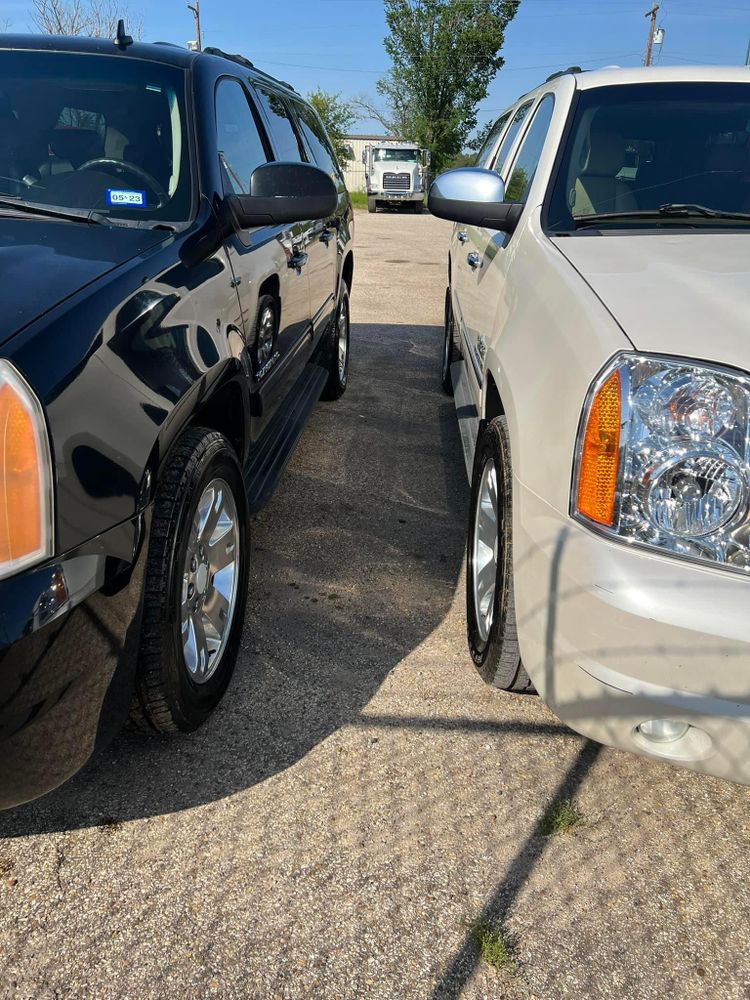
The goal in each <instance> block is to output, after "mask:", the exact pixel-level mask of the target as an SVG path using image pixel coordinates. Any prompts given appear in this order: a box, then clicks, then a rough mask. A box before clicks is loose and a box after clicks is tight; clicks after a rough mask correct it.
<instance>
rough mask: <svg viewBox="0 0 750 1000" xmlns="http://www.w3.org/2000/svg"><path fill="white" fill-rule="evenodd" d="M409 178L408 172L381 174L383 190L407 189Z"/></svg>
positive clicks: (409, 185)
mask: <svg viewBox="0 0 750 1000" xmlns="http://www.w3.org/2000/svg"><path fill="white" fill-rule="evenodd" d="M410 187H411V178H410V177H409V175H408V174H383V190H384V191H408V190H409V188H410Z"/></svg>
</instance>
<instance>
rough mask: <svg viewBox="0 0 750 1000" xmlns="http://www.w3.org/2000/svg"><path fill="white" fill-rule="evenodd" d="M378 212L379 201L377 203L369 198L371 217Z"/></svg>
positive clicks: (368, 204)
mask: <svg viewBox="0 0 750 1000" xmlns="http://www.w3.org/2000/svg"><path fill="white" fill-rule="evenodd" d="M377 210H378V203H377V201H375V199H374V198H368V199H367V211H368V212H369V213H370V215H374V214H375V212H377Z"/></svg>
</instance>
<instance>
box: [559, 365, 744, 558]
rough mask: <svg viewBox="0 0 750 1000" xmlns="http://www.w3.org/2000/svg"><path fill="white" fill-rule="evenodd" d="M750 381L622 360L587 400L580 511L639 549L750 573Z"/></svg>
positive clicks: (724, 372)
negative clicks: (645, 548)
mask: <svg viewBox="0 0 750 1000" xmlns="http://www.w3.org/2000/svg"><path fill="white" fill-rule="evenodd" d="M749 463H750V377H748V376H746V375H743V374H740V373H737V372H734V371H731V370H729V369H724V368H721V367H719V366H716V365H708V364H699V363H696V362H693V361H688V360H680V359H674V358H662V357H656V356H653V355H639V354H620V355H618V356H617V357H616V358H614V360H613V361H612V362H611V363H610V364H609V365H607V367H606V369H605V370H604V371H603V372H602V373H601V375H600V376H599V378H597V380H596V382H595V383H594V385H593V387H592V389H591V391H590V393H589V396H588V399H587V401H586V404H585V407H584V412H583V417H582V420H581V426H580V430H579V435H578V444H577V449H576V461H575V468H574V477H573V490H572V499H571V512H572V514H573V516H574V517H576V518H577V519H578V520H580V521H583V522H584V523H586V524H588V525H589V526H591V527H595V528H596V529H597V530H599V531H602V532H604V533H606V534H607V535H609V536H611V537H613V538H618V539H622V540H624V541H627V542H629V543H631V544H635V545H639V546H645V547H647V548H650V549H658V550H659V551H662V552H668V553H671V554H672V555H675V556H681V557H684V558H689V559H699V560H702V561H708V562H712V563H718V564H720V565H723V566H726V567H727V568H729V569H734V570H738V571H741V572H744V573H750V464H749Z"/></svg>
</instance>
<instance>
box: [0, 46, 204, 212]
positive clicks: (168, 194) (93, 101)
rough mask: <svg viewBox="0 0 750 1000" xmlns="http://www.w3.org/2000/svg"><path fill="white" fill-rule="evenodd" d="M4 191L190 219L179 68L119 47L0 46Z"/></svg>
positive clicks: (38, 200) (47, 201) (0, 180)
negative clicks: (103, 52)
mask: <svg viewBox="0 0 750 1000" xmlns="http://www.w3.org/2000/svg"><path fill="white" fill-rule="evenodd" d="M7 198H18V199H19V200H22V201H25V202H31V203H34V204H37V205H46V206H55V207H57V208H68V209H78V210H81V209H83V210H91V211H95V212H99V213H102V214H104V215H108V216H110V217H112V218H121V219H134V220H139V221H143V222H158V221H172V222H179V221H185V220H187V219H189V217H190V210H191V204H192V193H191V183H190V168H189V160H188V150H187V140H186V128H185V81H184V74H183V71H182V70H180V69H177V68H175V67H172V66H164V65H161V64H160V63H153V62H146V61H140V60H136V59H130V58H126V57H123V56H120V55H113V56H98V55H97V56H93V55H81V54H70V53H57V52H7V51H6V52H2V53H0V199H7ZM3 210H4V211H6V210H7V208H6V207H4V208H3Z"/></svg>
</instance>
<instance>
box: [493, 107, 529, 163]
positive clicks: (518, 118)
mask: <svg viewBox="0 0 750 1000" xmlns="http://www.w3.org/2000/svg"><path fill="white" fill-rule="evenodd" d="M533 103H534V102H533V101H527V102H526V104H522V105H521V107H520V108H519V109H518V111H516V113H515V114H514V115H513V121H512V122H511V123H510V125H509V126H508V131H507V132H506V133H505V138H504V139H503V141H502V142H501V143H500V149H498V151H497V156H496V157H495V160H494V162H493V164H492V167H491V168H490V169H492V170H496V171H497V172H498V173H499V174H502V172H503V167H504V166H505V161H506V159H507V157H508V153H509V152H510V150H511V147H512V146H513V143H514V142H515V141H516V136H517V135H518V133H519V132H520V131H521V126H522V125H523V123H524V122H525V121H526V116H527V115H528V113H529V111H530V110H531V106H532V104H533Z"/></svg>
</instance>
